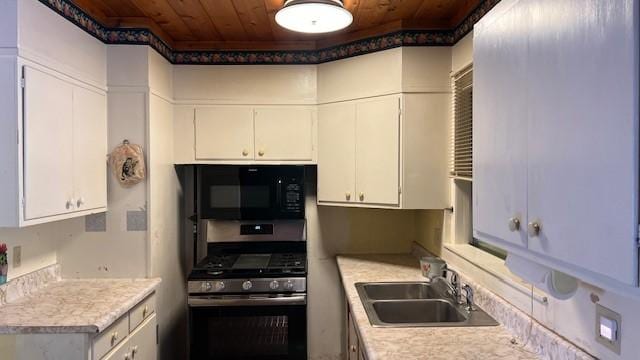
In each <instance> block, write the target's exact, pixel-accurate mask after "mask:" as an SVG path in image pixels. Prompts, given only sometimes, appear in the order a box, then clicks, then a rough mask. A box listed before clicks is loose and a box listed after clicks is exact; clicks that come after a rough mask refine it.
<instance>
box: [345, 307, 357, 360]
mask: <svg viewBox="0 0 640 360" xmlns="http://www.w3.org/2000/svg"><path fill="white" fill-rule="evenodd" d="M347 323H348V327H349V328H348V331H349V332H348V335H347V336H348V338H347V351H348V356H347V358H348V360H358V344H359V342H358V333H357V332H356V327H355V324H354V323H353V319H352V318H351V312H349V314H348V321H347Z"/></svg>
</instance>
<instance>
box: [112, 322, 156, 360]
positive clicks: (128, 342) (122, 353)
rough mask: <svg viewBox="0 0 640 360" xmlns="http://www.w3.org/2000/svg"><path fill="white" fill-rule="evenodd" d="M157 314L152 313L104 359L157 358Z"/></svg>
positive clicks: (150, 359) (146, 359)
mask: <svg viewBox="0 0 640 360" xmlns="http://www.w3.org/2000/svg"><path fill="white" fill-rule="evenodd" d="M157 358H158V349H157V345H156V315H155V314H153V315H151V316H150V317H149V318H148V319H147V320H145V321H144V322H143V323H142V324H141V325H140V326H139V327H138V328H136V329H135V330H134V331H133V332H132V333H131V334H130V335H129V336H128V338H126V339H125V340H124V341H123V342H122V343H120V344H118V346H116V347H115V348H114V349H113V350H112V351H111V352H109V353H108V354H106V355H105V356H104V357H102V358H101V359H102V360H156V359H157Z"/></svg>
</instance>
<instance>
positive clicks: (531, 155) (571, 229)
mask: <svg viewBox="0 0 640 360" xmlns="http://www.w3.org/2000/svg"><path fill="white" fill-rule="evenodd" d="M586 10H589V11H586ZM634 10H635V11H636V12H634ZM577 14H581V15H577ZM638 21H639V19H638V16H637V2H634V1H633V0H621V1H616V2H606V1H595V0H592V1H582V0H567V1H561V2H558V1H554V0H520V1H518V0H512V1H503V2H501V3H500V4H498V5H497V6H496V7H495V8H494V9H493V10H492V11H491V12H490V13H489V14H488V15H487V16H486V17H485V18H483V19H482V20H481V21H480V22H479V23H478V25H476V29H475V32H474V183H473V192H474V194H473V197H474V225H473V227H474V233H475V235H477V236H478V237H480V238H481V239H483V240H486V241H489V242H492V243H494V244H495V245H498V246H503V247H505V248H506V249H507V250H509V251H510V252H514V253H518V254H519V255H520V256H525V257H528V258H530V259H532V260H533V261H536V262H540V263H542V264H544V265H545V266H549V267H551V268H554V269H557V270H560V271H563V272H567V273H569V274H571V275H574V276H576V277H578V278H580V279H582V280H585V281H587V282H591V283H594V284H596V285H600V286H605V287H612V288H614V287H618V286H620V285H622V286H628V285H631V286H637V276H638V249H637V241H636V237H637V232H638V229H637V227H638V177H639V176H638V167H639V164H638V137H639V134H638V96H639V94H638V93H639V91H638V82H639V80H638V68H637V60H638V38H637V28H638ZM514 214H515V215H521V218H520V220H521V229H520V231H519V232H516V231H514V232H511V231H508V230H507V229H508V218H509V217H511V216H513V215H514ZM529 223H530V224H537V225H539V226H540V228H539V231H534V229H533V227H531V229H530V230H529V231H528V234H527V239H526V240H525V239H524V238H523V236H524V234H525V231H527V225H528V224H529Z"/></svg>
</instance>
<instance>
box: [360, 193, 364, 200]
mask: <svg viewBox="0 0 640 360" xmlns="http://www.w3.org/2000/svg"><path fill="white" fill-rule="evenodd" d="M359 197H360V201H364V193H363V192H361V193H360V195H359Z"/></svg>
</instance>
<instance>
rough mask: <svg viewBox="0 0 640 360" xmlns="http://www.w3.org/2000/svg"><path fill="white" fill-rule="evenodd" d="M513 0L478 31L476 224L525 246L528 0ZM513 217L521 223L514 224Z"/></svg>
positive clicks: (490, 237) (489, 234) (488, 234)
mask: <svg viewBox="0 0 640 360" xmlns="http://www.w3.org/2000/svg"><path fill="white" fill-rule="evenodd" d="M512 3H515V4H516V5H514V6H511V7H510V8H509V9H508V10H506V11H504V12H503V13H501V14H500V16H496V17H497V18H496V19H491V20H492V21H490V23H489V24H481V26H479V27H478V30H477V31H476V32H474V39H473V41H474V49H473V68H474V69H473V190H472V197H473V229H474V235H475V236H477V237H479V238H481V239H482V240H485V241H489V242H492V243H494V244H495V245H498V246H504V245H505V244H507V245H515V246H518V247H526V246H527V235H526V221H527V220H526V219H527V198H526V196H527V153H526V151H527V146H526V144H527V108H528V105H527V76H526V72H525V71H524V69H526V66H528V60H527V38H526V36H527V34H528V25H527V24H528V14H527V11H526V9H525V7H524V6H521V5H523V3H524V1H519V2H512ZM504 6H506V4H505V5H504ZM512 218H513V219H518V220H519V221H520V224H521V225H520V229H518V230H516V229H514V230H513V231H512V230H511V229H510V227H509V222H510V219H512Z"/></svg>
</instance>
